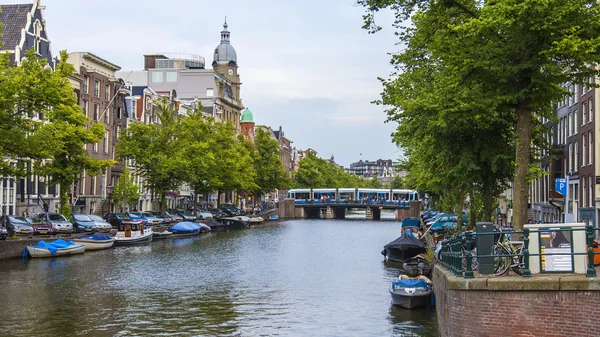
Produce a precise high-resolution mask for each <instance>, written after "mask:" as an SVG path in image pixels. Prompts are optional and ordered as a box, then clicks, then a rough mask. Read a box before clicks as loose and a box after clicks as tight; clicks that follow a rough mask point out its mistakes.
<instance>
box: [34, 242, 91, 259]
mask: <svg viewBox="0 0 600 337" xmlns="http://www.w3.org/2000/svg"><path fill="white" fill-rule="evenodd" d="M26 249H27V253H29V256H31V257H54V256H62V255H73V254H81V253H83V252H85V246H84V245H83V244H80V243H75V242H73V241H68V242H67V241H65V240H63V239H58V240H56V241H53V242H46V241H44V240H41V241H40V242H38V243H37V245H35V246H27V248H26Z"/></svg>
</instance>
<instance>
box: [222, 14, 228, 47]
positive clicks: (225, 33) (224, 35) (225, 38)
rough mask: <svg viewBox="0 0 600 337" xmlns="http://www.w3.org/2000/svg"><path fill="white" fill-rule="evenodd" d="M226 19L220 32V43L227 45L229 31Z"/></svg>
mask: <svg viewBox="0 0 600 337" xmlns="http://www.w3.org/2000/svg"><path fill="white" fill-rule="evenodd" d="M227 27H229V26H228V25H227V17H225V23H224V24H223V30H222V31H221V43H229V31H228V30H227Z"/></svg>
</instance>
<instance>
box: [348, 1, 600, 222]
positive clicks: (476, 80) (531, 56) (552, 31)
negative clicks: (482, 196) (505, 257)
mask: <svg viewBox="0 0 600 337" xmlns="http://www.w3.org/2000/svg"><path fill="white" fill-rule="evenodd" d="M358 2H359V3H360V4H362V5H364V6H366V7H367V9H368V13H367V15H365V26H366V27H371V28H374V30H378V29H380V27H377V26H375V25H374V21H373V18H374V17H373V14H374V13H375V12H376V11H378V10H380V9H383V8H386V7H390V8H392V9H393V10H394V11H395V14H396V23H395V27H396V28H397V29H398V30H399V32H398V35H399V37H400V39H401V40H402V42H404V43H406V44H407V45H408V48H407V50H406V51H405V52H402V53H400V54H401V55H409V54H411V53H412V54H413V55H415V56H416V57H418V58H419V59H422V60H423V59H429V60H431V63H430V64H431V65H433V66H435V67H437V68H438V69H441V70H444V71H445V72H446V75H445V78H446V79H448V80H450V79H452V78H454V81H453V82H449V81H439V82H434V85H435V86H437V87H443V86H445V85H448V84H452V83H454V87H457V86H460V87H462V88H467V89H475V90H474V92H478V93H484V94H483V95H482V96H479V97H475V100H474V101H467V100H465V99H461V100H460V102H462V104H460V105H459V107H460V108H463V110H464V112H465V113H470V114H472V117H475V116H474V115H475V114H477V113H478V111H479V110H478V109H477V108H476V107H479V106H483V105H487V107H488V108H487V109H485V110H484V111H487V112H488V114H492V115H493V116H494V115H495V116H496V117H497V118H498V119H504V120H505V121H507V122H510V123H514V124H513V125H512V129H513V132H512V134H514V135H515V139H516V142H515V143H514V149H515V152H514V153H515V170H514V199H513V200H514V211H515V213H514V218H513V224H515V227H516V228H521V227H522V225H523V224H524V223H525V221H526V218H527V216H526V211H527V199H528V190H529V188H528V178H530V172H531V171H530V164H531V163H532V161H531V158H532V157H534V153H532V146H531V145H532V143H533V144H535V142H536V141H537V140H539V139H540V137H537V136H539V135H540V134H539V133H540V132H543V130H542V129H541V128H539V125H540V122H539V119H538V117H546V118H550V119H553V118H554V116H553V111H552V105H551V104H552V103H553V102H558V101H560V100H562V99H563V98H564V95H565V94H568V93H567V92H566V91H565V89H564V88H563V86H562V85H563V83H565V82H568V81H573V82H574V83H584V82H586V81H587V79H588V78H589V77H590V76H592V75H597V74H598V71H596V70H594V69H593V68H591V67H590V65H595V64H598V63H599V61H600V53H599V51H600V5H599V4H598V2H597V1H593V0H531V1H520V0H499V1H473V0H456V1H443V2H437V1H435V2H434V1H417V0H398V1H394V0H359V1H358ZM409 18H411V19H412V22H413V25H410V24H405V23H404V21H405V20H407V19H409ZM393 62H396V63H395V64H397V65H398V66H399V67H401V68H402V70H403V71H405V72H408V73H412V72H418V71H420V70H421V69H419V68H418V67H417V68H413V67H412V65H411V64H407V63H404V60H394V61H393ZM405 84H406V86H408V85H409V84H410V83H405ZM482 88H484V90H482ZM465 93H466V91H465V90H461V91H460V92H459V95H458V96H463V95H464V94H465ZM464 96H465V97H469V96H468V95H464ZM446 98H447V96H441V97H438V98H437V99H436V100H435V103H437V105H438V106H441V105H443V104H444V99H446ZM431 103H434V102H431ZM430 105H431V106H435V104H430ZM496 133H500V132H499V131H496ZM488 134H489V133H488ZM539 145H543V144H539ZM492 157H493V156H492ZM488 195H489V194H488Z"/></svg>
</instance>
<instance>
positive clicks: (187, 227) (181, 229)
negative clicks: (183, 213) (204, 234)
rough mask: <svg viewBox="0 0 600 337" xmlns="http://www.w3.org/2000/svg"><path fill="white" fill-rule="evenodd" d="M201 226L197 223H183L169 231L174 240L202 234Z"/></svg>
mask: <svg viewBox="0 0 600 337" xmlns="http://www.w3.org/2000/svg"><path fill="white" fill-rule="evenodd" d="M200 228H201V226H200V224H197V223H195V222H189V221H183V222H180V223H178V224H176V225H173V226H171V227H170V228H169V231H170V232H172V233H173V237H174V238H178V237H183V236H193V235H198V234H200Z"/></svg>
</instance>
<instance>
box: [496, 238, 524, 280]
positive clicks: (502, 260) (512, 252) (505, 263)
mask: <svg viewBox="0 0 600 337" xmlns="http://www.w3.org/2000/svg"><path fill="white" fill-rule="evenodd" d="M494 231H495V232H497V234H494V237H495V244H494V246H493V247H492V255H493V258H494V275H496V276H500V275H504V274H505V273H506V272H507V271H508V269H509V268H511V269H512V270H513V271H514V272H515V273H517V274H518V275H523V269H524V267H525V264H524V262H523V242H522V241H512V240H511V239H510V237H509V235H508V234H507V233H505V232H503V231H502V229H500V228H494Z"/></svg>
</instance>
